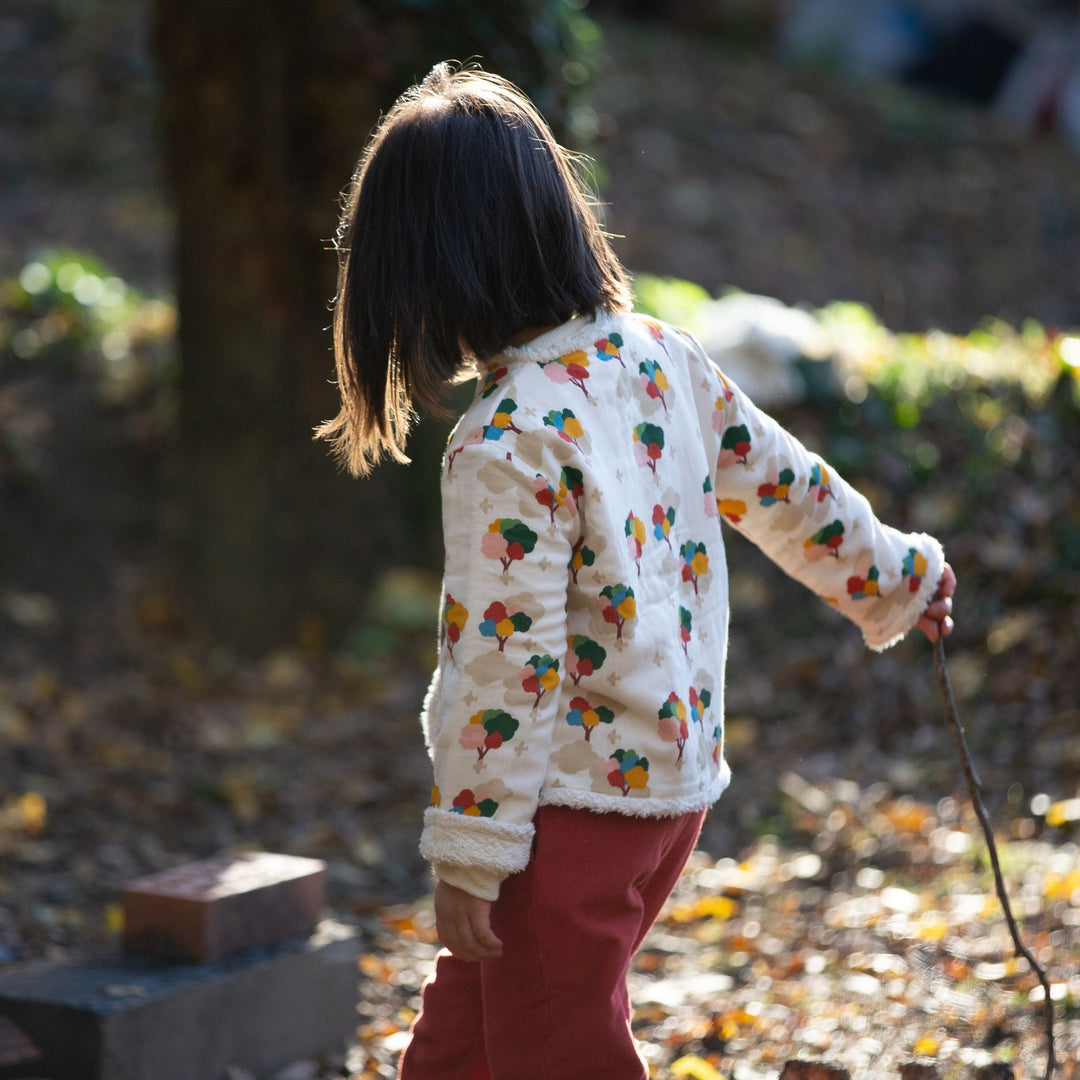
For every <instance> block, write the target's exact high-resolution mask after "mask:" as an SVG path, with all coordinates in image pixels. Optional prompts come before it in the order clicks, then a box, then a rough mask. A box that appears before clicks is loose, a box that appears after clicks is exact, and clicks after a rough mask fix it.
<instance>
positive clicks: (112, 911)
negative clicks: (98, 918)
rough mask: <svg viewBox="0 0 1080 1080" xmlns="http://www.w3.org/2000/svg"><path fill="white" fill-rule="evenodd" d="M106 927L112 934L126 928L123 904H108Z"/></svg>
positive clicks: (105, 914) (105, 915)
mask: <svg viewBox="0 0 1080 1080" xmlns="http://www.w3.org/2000/svg"><path fill="white" fill-rule="evenodd" d="M104 919H105V929H106V930H108V931H109V933H110V934H121V933H123V930H124V908H123V905H122V904H116V903H112V904H106V905H105V911H104Z"/></svg>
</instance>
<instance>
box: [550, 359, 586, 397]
mask: <svg viewBox="0 0 1080 1080" xmlns="http://www.w3.org/2000/svg"><path fill="white" fill-rule="evenodd" d="M540 367H541V368H542V369H543V372H544V374H545V375H546V376H547V377H548V378H549V379H550V380H551V381H552V382H553V383H557V384H559V385H560V386H562V385H565V384H566V383H573V384H574V386H576V387H578V388H579V389H580V390H581V392H582V393H583V394H584V395H585V396H586V397H588V396H589V391H588V390H587V389H586V387H585V380H586V379H587V378H588V377H589V358H588V356H586V355H585V352H584V351H583V350H582V349H576V350H575V351H574V352H572V353H567V355H566V356H558V357H556V358H555V359H554V360H546V361H544V362H543V363H542V364H541V365H540Z"/></svg>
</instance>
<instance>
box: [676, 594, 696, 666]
mask: <svg viewBox="0 0 1080 1080" xmlns="http://www.w3.org/2000/svg"><path fill="white" fill-rule="evenodd" d="M693 626H694V616H693V615H691V614H690V612H689V611H688V610H687V609H686V608H684V607H683V606H682V605H681V604H680V605H679V640H680V641H681V642H682V651H683V653H684V654H685V655H687V656H689V652H688V651H687V647H688V646H689V644H690V634H691V631H692V629H693Z"/></svg>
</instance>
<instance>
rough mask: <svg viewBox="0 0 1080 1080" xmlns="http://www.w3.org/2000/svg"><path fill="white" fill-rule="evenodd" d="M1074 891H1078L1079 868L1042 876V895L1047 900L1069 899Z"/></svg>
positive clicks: (1079, 885) (1079, 886) (1079, 891)
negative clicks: (1064, 872) (1065, 872)
mask: <svg viewBox="0 0 1080 1080" xmlns="http://www.w3.org/2000/svg"><path fill="white" fill-rule="evenodd" d="M1076 893H1080V869H1078V870H1070V871H1069V873H1067V874H1054V873H1050V874H1047V875H1046V877H1045V878H1043V895H1044V896H1045V897H1046V898H1047V899H1048V900H1071V899H1072V897H1073V895H1074V894H1076Z"/></svg>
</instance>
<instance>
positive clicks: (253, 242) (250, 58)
mask: <svg viewBox="0 0 1080 1080" xmlns="http://www.w3.org/2000/svg"><path fill="white" fill-rule="evenodd" d="M484 7H485V5H476V4H470V3H444V4H442V5H436V6H435V8H434V9H433V10H432V11H428V12H426V13H425V12H422V11H419V10H418V9H417V8H416V7H415V6H411V5H404V4H392V3H387V2H384V3H382V4H377V3H376V4H365V5H361V4H358V3H356V2H355V0H307V2H305V3H303V4H298V3H296V0H224V2H222V0H212V2H211V0H156V11H155V22H154V35H155V49H156V53H157V56H158V60H159V64H160V74H161V99H162V109H163V121H164V123H163V131H164V142H165V148H164V152H165V161H166V167H167V170H168V173H169V179H170V181H171V183H172V186H173V188H174V191H175V196H176V213H177V229H178V242H177V260H178V261H177V293H178V303H179V310H180V319H181V326H180V350H181V360H182V364H181V375H180V416H179V430H178V446H177V457H176V461H177V471H176V476H175V485H174V490H175V492H176V495H177V497H176V499H175V501H174V503H173V504H172V518H173V522H172V523H173V526H174V530H173V531H174V535H176V537H177V538H178V539H179V541H180V552H181V565H182V567H183V568H184V571H185V574H184V581H185V589H186V591H187V593H188V596H189V597H190V599H191V601H192V603H193V605H194V607H195V608H196V610H197V611H198V612H199V613H200V615H201V616H202V617H203V618H204V619H205V620H206V621H207V623H208V624H209V626H210V627H211V629H212V630H213V631H214V632H215V633H216V634H217V635H219V636H221V637H224V638H225V639H227V640H230V641H232V642H233V643H235V644H239V645H241V646H243V647H247V648H252V649H259V648H265V647H268V646H270V645H273V644H277V643H280V642H283V641H289V640H292V639H293V638H294V637H295V634H296V631H297V628H298V625H299V623H300V620H301V619H302V618H303V617H304V616H305V615H310V616H315V617H316V618H317V619H318V620H319V621H321V622H324V623H329V624H330V628H331V630H333V629H334V628H337V627H340V626H341V625H342V622H343V620H345V619H347V618H348V617H349V613H350V612H354V611H355V607H356V604H357V598H358V595H359V594H360V593H361V592H362V589H363V586H364V585H365V584H367V583H369V582H370V579H371V577H372V571H373V570H374V569H377V568H378V567H379V566H380V565H386V564H388V563H389V562H391V561H393V562H402V561H406V562H407V561H413V562H420V563H426V564H428V565H431V566H432V567H433V568H434V567H435V565H436V564H437V562H438V559H439V555H440V553H441V540H440V536H439V529H438V506H437V485H438V476H437V468H435V467H434V462H435V461H437V458H438V453H439V452H440V450H441V443H442V439H443V437H444V432H445V428H443V429H442V430H441V431H437V432H436V433H435V434H428V435H427V437H426V439H425V438H423V437H422V438H421V439H420V444H421V447H422V449H421V452H420V453H419V454H416V455H415V456H416V457H417V459H418V460H417V465H418V468H416V469H414V470H410V471H409V473H408V474H403V473H402V471H401V470H399V469H389V468H383V469H380V470H378V471H377V472H376V474H375V475H374V477H373V478H372V479H370V480H367V481H364V482H362V483H357V482H355V481H352V480H348V479H346V478H345V477H344V476H342V475H341V474H340V473H338V471H337V470H336V468H335V466H334V465H333V463H332V462H331V460H330V459H329V457H328V454H327V451H326V447H325V446H324V445H323V444H315V443H313V442H312V438H311V433H312V429H313V428H314V427H315V425H317V424H318V423H319V422H320V421H322V420H325V419H327V418H328V417H330V416H333V415H334V414H335V413H336V411H337V408H338V401H337V394H336V390H335V388H334V387H333V386H332V385H331V379H332V375H333V368H332V356H331V354H330V351H329V349H330V336H329V334H328V333H327V332H326V329H325V328H326V326H327V325H328V323H329V320H330V313H329V302H330V300H331V298H332V296H333V292H334V278H335V273H336V265H337V264H336V258H335V256H334V254H333V253H332V252H331V251H330V250H329V248H330V239H331V237H332V235H333V231H334V228H335V225H336V218H337V213H338V209H339V203H338V195H339V193H340V191H341V190H342V189H343V188H344V186H345V185H346V183H347V181H348V178H349V174H350V171H351V169H352V167H353V165H354V163H355V160H356V157H357V156H358V154H359V152H360V149H361V147H362V145H363V143H364V141H365V139H366V137H367V135H368V132H369V131H370V129H371V127H372V126H373V124H374V122H375V121H376V119H377V117H378V114H379V111H380V110H381V109H385V108H386V107H387V106H388V105H389V104H390V102H391V101H392V100H393V98H394V97H395V96H396V94H397V93H398V92H400V90H402V89H403V88H404V87H405V85H407V83H408V82H409V81H411V80H413V79H415V78H417V77H420V76H422V75H423V73H424V72H425V71H426V70H427V68H428V67H429V66H430V64H431V63H433V62H435V61H437V60H439V59H444V58H445V57H446V56H454V55H458V56H461V57H462V58H464V57H467V56H471V55H474V54H476V53H486V54H487V55H489V56H490V55H492V53H498V52H499V50H500V49H501V50H502V52H503V54H504V55H503V57H502V60H503V61H504V63H503V66H502V67H499V66H498V65H497V63H493V64H492V66H493V67H496V69H497V70H502V71H504V72H505V73H506V74H508V75H510V76H511V77H515V76H516V77H518V78H523V81H525V83H526V85H529V84H530V83H532V84H533V85H535V84H536V83H537V81H538V80H540V81H543V80H544V79H547V78H548V73H547V72H546V70H545V67H546V64H547V63H549V62H550V61H545V60H544V54H542V53H541V52H540V50H539V47H538V46H537V45H536V44H535V41H534V39H535V40H539V37H538V30H543V25H542V24H543V23H544V22H545V21H546V23H548V24H550V23H551V22H552V18H551V16H550V15H547V16H544V17H543V18H542V17H541V15H539V14H538V12H540V11H541V9H542V8H543V7H544V5H543V4H541V3H540V0H516V2H515V3H509V2H508V3H505V4H501V5H497V7H498V10H499V14H498V15H497V16H490V15H484V14H482V12H483V9H484ZM549 10H550V8H549ZM478 11H479V12H481V13H480V14H477V12H478ZM470 20H471V22H470ZM477 26H479V27H480V29H481V31H482V32H479V33H472V32H470V28H471V30H473V31H475V30H476V29H477ZM548 29H549V30H550V25H549V26H548ZM455 49H456V50H457V51H456V52H455ZM495 59H496V61H498V57H497V56H496V58H495ZM507 65H509V68H510V69H509V70H507ZM515 68H516V70H515ZM548 83H549V85H554V84H553V82H552V80H550V79H548ZM549 103H550V104H552V105H554V104H556V101H554V100H553V99H551V97H550V95H549ZM425 444H426V445H425ZM421 457H422V458H423V459H424V460H420V458H421Z"/></svg>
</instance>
